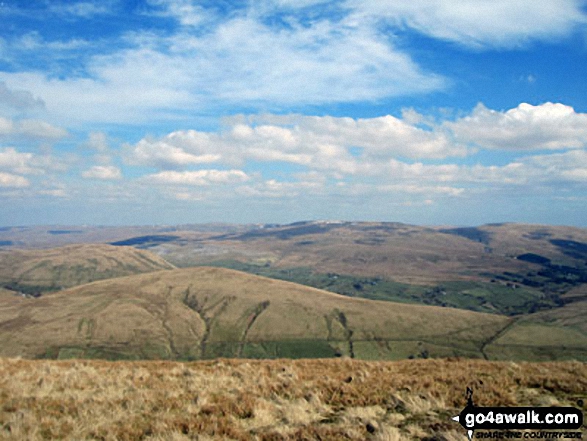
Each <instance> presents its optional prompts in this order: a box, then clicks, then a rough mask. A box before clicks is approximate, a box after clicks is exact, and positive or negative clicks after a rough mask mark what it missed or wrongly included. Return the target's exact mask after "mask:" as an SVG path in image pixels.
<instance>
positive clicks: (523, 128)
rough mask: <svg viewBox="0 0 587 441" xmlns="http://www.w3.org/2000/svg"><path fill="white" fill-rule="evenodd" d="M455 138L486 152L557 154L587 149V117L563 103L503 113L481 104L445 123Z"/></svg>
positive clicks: (526, 106)
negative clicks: (563, 151) (562, 150)
mask: <svg viewBox="0 0 587 441" xmlns="http://www.w3.org/2000/svg"><path fill="white" fill-rule="evenodd" d="M445 127H446V128H448V129H449V130H451V131H452V132H453V133H454V135H455V138H456V139H458V140H460V141H461V142H464V143H473V144H475V145H478V146H480V147H483V148H486V149H503V150H520V151H523V150H542V149H546V150H555V149H564V148H583V147H585V146H587V114H585V113H577V112H575V110H574V109H573V108H572V107H570V106H566V105H564V104H560V103H544V104H541V105H537V106H533V105H531V104H526V103H522V104H520V105H519V106H518V107H515V108H513V109H510V110H507V111H505V112H499V111H496V110H491V109H488V108H487V107H485V106H484V105H482V104H479V105H478V106H477V107H476V108H475V109H474V110H473V112H472V113H471V115H468V116H466V117H464V118H461V119H459V120H457V121H455V122H447V123H445Z"/></svg>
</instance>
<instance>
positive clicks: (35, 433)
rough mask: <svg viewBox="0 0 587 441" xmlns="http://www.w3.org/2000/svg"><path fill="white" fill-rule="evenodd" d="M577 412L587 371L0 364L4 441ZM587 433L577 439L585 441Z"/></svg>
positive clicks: (450, 428)
mask: <svg viewBox="0 0 587 441" xmlns="http://www.w3.org/2000/svg"><path fill="white" fill-rule="evenodd" d="M467 386H470V387H472V388H473V390H474V395H473V398H474V400H475V404H477V405H480V406H574V407H578V408H583V409H585V390H587V367H586V365H585V364H584V363H577V362H566V363H561V362H559V363H511V362H507V363H506V362H501V363H498V362H486V361H479V360H412V361H403V362H365V361H357V360H350V359H342V360H341V359H337V360H294V361H292V360H273V361H252V360H240V361H237V360H225V359H221V360H216V361H208V362H196V363H175V362H116V363H110V362H104V361H27V360H11V359H4V360H0V439H5V440H24V439H27V440H31V441H36V440H43V439H63V440H85V439H88V440H89V439H107V440H111V439H112V440H114V439H116V440H138V439H142V440H149V441H155V440H157V441H163V440H175V441H184V440H194V439H195V440H242V441H245V440H255V441H272V440H282V441H287V440H318V439H321V440H343V439H345V440H361V441H365V440H367V441H390V440H393V441H404V440H422V439H428V440H446V441H457V440H459V441H460V440H465V439H466V435H465V431H464V430H463V428H462V427H461V426H460V425H458V424H457V423H455V422H454V421H452V420H451V417H452V416H454V415H457V414H458V413H459V412H460V411H461V410H462V409H463V407H464V405H465V404H466V400H465V396H464V395H465V388H466V387H467ZM586 435H587V432H586V431H585V430H583V437H585V436H586Z"/></svg>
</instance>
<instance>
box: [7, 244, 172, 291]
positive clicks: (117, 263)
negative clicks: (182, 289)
mask: <svg viewBox="0 0 587 441" xmlns="http://www.w3.org/2000/svg"><path fill="white" fill-rule="evenodd" d="M173 268H174V266H173V265H171V264H170V263H168V262H166V261H165V260H164V259H162V258H161V257H159V256H157V255H155V254H152V253H150V252H148V251H144V250H137V249H135V248H132V247H116V246H112V245H102V244H92V245H69V246H65V247H61V248H54V249H48V250H10V251H0V283H9V282H17V283H19V284H22V285H33V286H39V287H50V288H53V289H60V288H68V287H72V286H77V285H82V284H84V283H89V282H93V281H95V280H103V279H109V278H113V277H123V276H129V275H132V274H140V273H147V272H151V271H160V270H165V269H173Z"/></svg>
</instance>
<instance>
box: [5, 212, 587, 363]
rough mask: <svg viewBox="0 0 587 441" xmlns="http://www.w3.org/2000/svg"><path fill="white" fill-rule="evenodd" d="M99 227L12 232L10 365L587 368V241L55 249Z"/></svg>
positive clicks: (382, 227) (213, 232)
mask: <svg viewBox="0 0 587 441" xmlns="http://www.w3.org/2000/svg"><path fill="white" fill-rule="evenodd" d="M84 228H85V229H84ZM84 228H81V229H80V228H78V229H73V228H69V229H55V228H52V229H51V228H45V229H44V230H43V229H41V228H40V227H37V228H36V229H34V228H33V229H31V231H30V233H31V234H30V235H29V236H28V238H29V239H28V242H27V243H26V244H23V243H21V245H22V246H24V247H26V248H28V249H25V250H20V249H18V248H17V247H16V245H15V244H18V242H19V241H22V237H24V236H19V234H22V232H23V231H24V230H23V228H18V229H16V230H17V231H16V233H15V234H14V235H13V236H10V233H11V231H9V230H7V229H4V231H3V232H2V234H4V237H12V240H9V239H6V240H5V242H9V241H11V242H12V245H9V246H5V247H4V248H5V250H4V251H2V252H0V282H1V286H2V291H0V295H1V296H2V299H3V302H2V306H1V309H0V338H1V339H2V340H3V341H6V342H9V343H8V344H5V345H3V346H2V348H1V349H0V353H1V355H7V356H19V355H20V356H25V357H29V358H72V357H75V358H79V357H87V358H107V359H143V358H155V359H161V358H162V359H178V360H196V359H208V358H215V357H246V358H279V357H291V358H303V357H341V356H349V357H352V358H360V359H379V360H397V359H405V358H429V357H446V356H464V357H473V358H485V359H490V360H500V359H501V360H583V361H584V360H587V329H586V328H587V325H586V323H585V322H586V320H585V317H586V312H587V295H586V294H587V293H586V290H585V287H587V283H586V282H587V232H586V231H585V230H582V229H577V228H566V227H548V226H532V225H516V224H502V225H488V226H483V227H479V228H448V227H447V228H443V227H435V228H426V227H417V226H410V225H404V224H395V223H350V222H299V223H295V224H290V225H285V226H282V225H262V226H227V225H208V226H199V227H185V228H183V229H181V230H180V228H179V227H178V228H177V229H175V230H174V229H173V228H171V227H164V228H159V229H158V230H153V231H149V230H148V229H147V228H146V227H142V229H141V230H140V231H141V233H145V232H147V233H149V234H142V235H140V236H131V237H127V238H126V239H120V235H121V233H125V234H128V233H131V232H132V231H131V230H129V229H126V230H125V229H116V228H113V229H100V231H101V232H102V236H101V239H102V240H103V241H104V242H108V243H109V244H98V245H96V244H93V245H91V244H86V245H66V246H63V247H60V248H56V249H46V248H44V247H46V246H47V245H53V244H52V243H48V239H49V238H51V237H56V238H57V239H56V240H57V241H58V242H60V243H61V244H63V242H64V241H65V242H67V241H72V240H77V239H76V238H80V237H81V242H84V241H85V239H84V238H85V237H86V236H88V237H92V238H93V239H96V238H97V237H98V236H99V235H97V233H96V230H95V229H91V228H87V227H84ZM57 231H58V232H59V234H56V232H57ZM19 237H20V239H19ZM113 237H115V238H116V240H112V238H113ZM35 238H36V239H35ZM35 241H36V242H35ZM35 247H38V248H35ZM168 262H169V263H168ZM203 266H205V267H203ZM210 266H212V267H216V268H215V269H214V268H209V267H210ZM176 267H181V268H176ZM235 270H238V271H235ZM247 273H248V274H247ZM90 282H91V283H90ZM337 294H340V295H337ZM39 336H42V337H39Z"/></svg>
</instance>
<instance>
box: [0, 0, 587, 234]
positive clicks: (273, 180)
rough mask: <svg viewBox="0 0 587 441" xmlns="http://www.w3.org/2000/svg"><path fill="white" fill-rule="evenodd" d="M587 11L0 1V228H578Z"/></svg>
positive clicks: (530, 4) (469, 1)
mask: <svg viewBox="0 0 587 441" xmlns="http://www.w3.org/2000/svg"><path fill="white" fill-rule="evenodd" d="M586 73H587V3H585V2H584V1H579V0H558V1H556V2H552V1H550V0H532V1H530V0H519V1H516V2H512V1H511V0H491V1H489V0H463V1H459V2H449V1H440V0H411V1H410V2H397V1H391V0H389V1H386V0H362V1H359V0H340V1H322V0H297V1H294V0H260V1H244V0H243V1H228V0H226V1H190V0H180V1H169V0H140V1H139V0H135V1H126V2H125V1H116V0H112V1H100V2H89V1H48V0H47V1H35V2H30V1H10V0H4V1H0V203H1V204H2V209H1V210H0V225H29V224H97V225H104V224H106V225H116V224H141V225H143V224H178V223H197V222H242V223H248V222H255V223H264V222H268V223H269V222H280V223H286V222H293V221H297V220H302V219H344V220H383V221H401V222H409V223H415V224H434V225H440V224H453V225H474V224H482V223H489V222H506V221H509V222H529V223H552V224H567V225H578V226H587V85H586V83H585V75H586Z"/></svg>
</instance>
